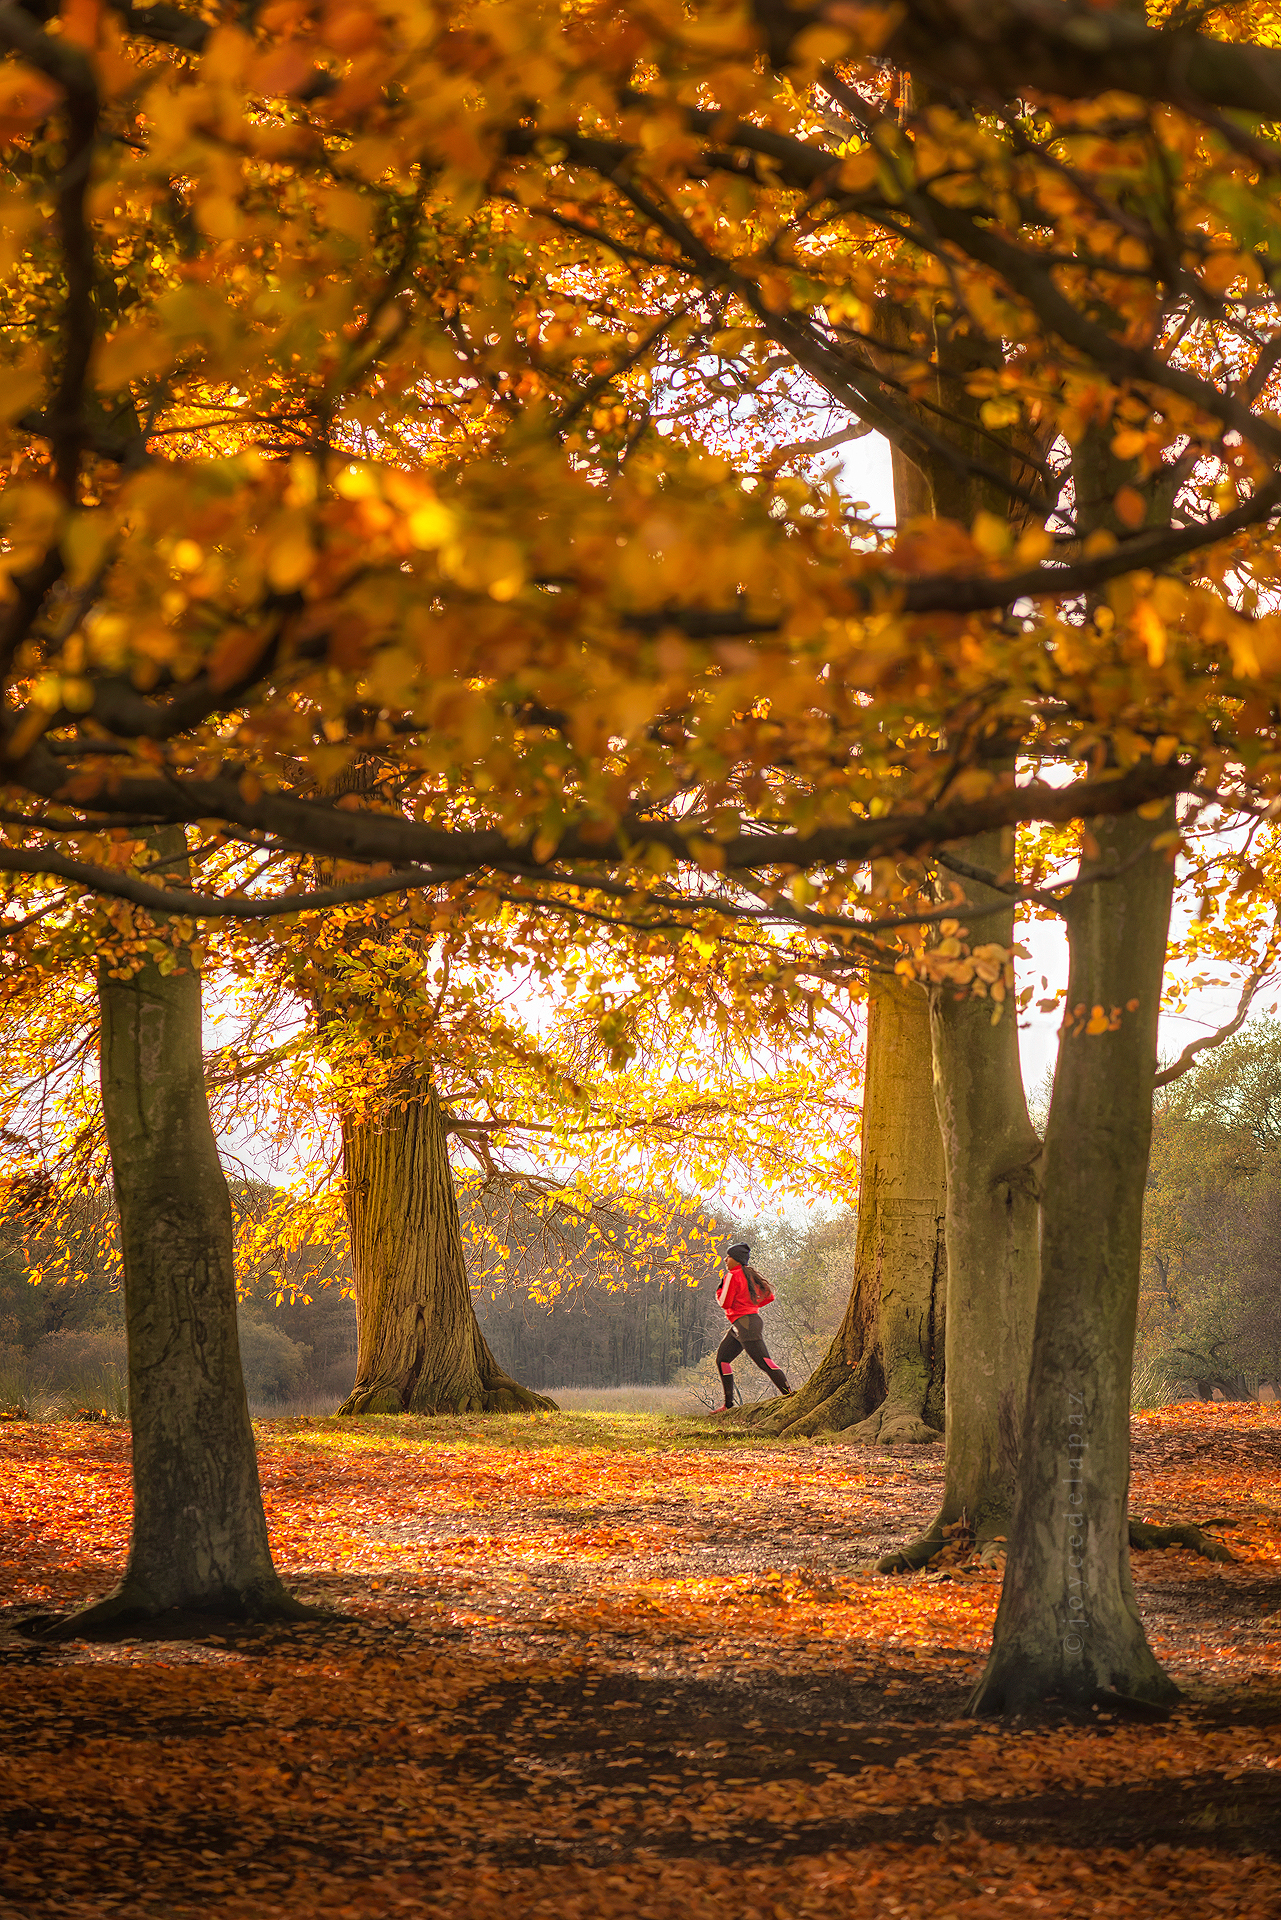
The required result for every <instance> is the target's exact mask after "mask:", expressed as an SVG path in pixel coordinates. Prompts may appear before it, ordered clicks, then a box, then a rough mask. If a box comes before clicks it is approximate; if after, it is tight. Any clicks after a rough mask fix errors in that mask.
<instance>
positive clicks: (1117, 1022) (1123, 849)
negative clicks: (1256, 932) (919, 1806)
mask: <svg viewBox="0 0 1281 1920" xmlns="http://www.w3.org/2000/svg"><path fill="white" fill-rule="evenodd" d="M1170 825H1172V818H1171V816H1170V814H1168V813H1167V814H1166V815H1165V816H1163V817H1162V818H1161V819H1160V820H1157V821H1149V820H1141V819H1139V818H1138V817H1137V816H1136V815H1128V816H1125V817H1122V818H1118V819H1115V820H1095V821H1093V822H1092V823H1091V829H1092V833H1093V837H1094V839H1095V841H1096V842H1097V844H1098V848H1099V859H1100V862H1101V863H1102V864H1103V865H1104V866H1112V867H1114V868H1116V869H1123V871H1122V872H1121V873H1120V877H1119V878H1117V879H1116V880H1115V881H1100V882H1098V883H1096V884H1093V885H1085V886H1082V887H1080V888H1079V889H1078V891H1077V892H1075V893H1074V894H1073V896H1072V898H1071V901H1070V902H1069V904H1068V907H1067V910H1066V911H1067V923H1068V934H1069V939H1070V943H1071V963H1070V968H1069V976H1068V978H1069V985H1068V1005H1067V1012H1066V1014H1065V1025H1064V1030H1063V1033H1062V1036H1061V1039H1060V1042H1059V1062H1058V1070H1057V1073H1056V1074H1055V1080H1054V1096H1053V1100H1052V1102H1051V1105H1050V1118H1049V1126H1048V1129H1047V1134H1046V1143H1045V1174H1044V1197H1043V1200H1042V1247H1041V1287H1040V1294H1039V1298H1038V1302H1037V1312H1036V1324H1035V1331H1034V1334H1033V1341H1032V1362H1031V1374H1030V1379H1029V1384H1028V1394H1027V1404H1026V1410H1025V1414H1024V1422H1023V1451H1022V1459H1021V1462H1020V1468H1019V1481H1018V1491H1017V1495H1016V1499H1015V1507H1014V1519H1013V1525H1012V1528H1011V1533H1010V1546H1009V1557H1008V1560H1007V1563H1006V1573H1005V1582H1004V1586H1003V1588H1002V1593H1001V1604H1000V1608H999V1611H998V1613H997V1619H996V1631H995V1635H994V1639H993V1645H992V1654H991V1658H990V1659H989V1661H988V1665H987V1670H986V1672H985V1673H984V1676H983V1679H982V1680H981V1682H980V1684H979V1686H978V1688H977V1690H976V1692H975V1694H974V1697H973V1700H972V1702H971V1705H972V1707H973V1709H974V1710H975V1711H977V1712H980V1713H999V1712H1007V1713H1008V1712H1017V1711H1019V1710H1021V1709H1023V1708H1027V1707H1032V1706H1035V1705H1036V1704H1038V1703H1039V1702H1041V1701H1043V1700H1046V1699H1048V1698H1051V1697H1058V1698H1062V1699H1066V1700H1069V1701H1075V1702H1085V1701H1089V1700H1092V1699H1095V1698H1097V1697H1098V1696H1099V1695H1100V1694H1101V1693H1102V1694H1107V1693H1115V1694H1120V1695H1124V1696H1128V1697H1130V1698H1137V1699H1141V1700H1144V1701H1150V1702H1161V1701H1166V1700H1170V1699H1172V1698H1174V1697H1176V1695H1177V1689H1176V1688H1175V1686H1174V1684H1173V1682H1172V1681H1171V1680H1170V1679H1169V1678H1168V1676H1167V1675H1166V1674H1165V1673H1163V1672H1162V1670H1161V1668H1160V1667H1159V1666H1158V1664H1157V1662H1156V1659H1155V1657H1154V1656H1153V1654H1152V1651H1151V1649H1150V1648H1149V1646H1148V1644H1147V1640H1146V1638H1145V1636H1144V1632H1143V1627H1142V1623H1141V1622H1140V1619H1139V1614H1138V1608H1137V1607H1136V1605H1135V1600H1134V1590H1133V1587H1132V1584H1131V1580H1130V1562H1129V1526H1128V1520H1127V1512H1126V1507H1127V1497H1128V1492H1129V1463H1130V1362H1131V1356H1132V1352H1133V1345H1134V1327H1135V1318H1136V1314H1137V1310H1138V1296H1139V1279H1140V1268H1141V1246H1142V1238H1141V1236H1142V1220H1143V1193H1144V1187H1145V1184H1146V1180H1147V1166H1148V1148H1149V1143H1150V1139H1151V1130H1152V1085H1153V1076H1154V1073H1155V1068H1156V1034H1157V1016H1158V1012H1159V1006H1160V996H1161V975H1162V969H1163V965H1164V960H1165V946H1166V936H1167V931H1168V927H1169V917H1170V900H1171V893H1172V885H1173V872H1172V864H1171V855H1170V853H1169V852H1168V850H1160V851H1153V850H1152V848H1151V841H1152V838H1153V836H1154V835H1156V834H1157V833H1159V832H1160V831H1161V830H1162V829H1163V828H1168V827H1169V826H1170ZM1145 849H1146V851H1145ZM1090 864H1091V865H1093V864H1094V863H1093V862H1091V863H1090ZM1091 1029H1093V1031H1091Z"/></svg>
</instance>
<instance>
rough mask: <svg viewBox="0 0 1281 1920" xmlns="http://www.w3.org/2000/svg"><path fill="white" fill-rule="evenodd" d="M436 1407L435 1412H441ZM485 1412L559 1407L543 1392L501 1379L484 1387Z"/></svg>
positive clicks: (556, 1410) (545, 1410) (542, 1410)
mask: <svg viewBox="0 0 1281 1920" xmlns="http://www.w3.org/2000/svg"><path fill="white" fill-rule="evenodd" d="M441 1411H442V1409H441V1408H437V1412H441ZM482 1411H483V1412H485V1413H559V1412H560V1408H559V1406H558V1405H557V1404H556V1402H555V1401H554V1400H551V1399H549V1398H548V1396H547V1395H546V1394H545V1393H535V1392H534V1391H533V1390H532V1388H530V1387H522V1386H521V1385H520V1383H519V1382H518V1381H516V1380H507V1379H503V1380H501V1381H498V1382H495V1383H494V1384H493V1385H490V1386H487V1387H486V1388H485V1404H484V1407H483V1409H482Z"/></svg>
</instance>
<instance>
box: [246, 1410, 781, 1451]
mask: <svg viewBox="0 0 1281 1920" xmlns="http://www.w3.org/2000/svg"><path fill="white" fill-rule="evenodd" d="M254 1428H255V1431H256V1432H257V1434H258V1436H259V1438H260V1439H262V1440H265V1441H267V1442H270V1441H271V1440H272V1439H274V1438H277V1437H279V1438H281V1439H285V1438H288V1439H289V1440H291V1441H297V1442H299V1443H301V1444H302V1445H304V1446H309V1447H322V1448H333V1449H335V1450H336V1451H339V1452H359V1451H361V1450H362V1449H364V1450H369V1451H372V1452H375V1453H385V1452H387V1451H389V1450H391V1449H393V1448H397V1447H504V1448H510V1449H511V1450H512V1451H513V1452H531V1451H536V1450H538V1449H539V1448H549V1449H560V1448H565V1447H582V1448H587V1449H590V1450H592V1451H605V1452H619V1453H634V1452H637V1451H642V1452H655V1453H681V1452H688V1451H690V1450H691V1449H699V1450H701V1449H705V1448H708V1447H715V1448H733V1447H750V1446H759V1445H761V1444H762V1442H761V1439H760V1437H759V1436H757V1435H755V1434H753V1433H752V1432H750V1431H744V1430H743V1429H742V1428H739V1427H734V1426H729V1425H727V1424H725V1423H724V1422H723V1421H720V1420H716V1419H714V1418H712V1417H710V1416H708V1415H706V1414H683V1415H677V1414H666V1413H596V1412H588V1411H585V1412H581V1413H441V1414H430V1415H423V1414H412V1413H401V1414H389V1413H380V1414H367V1415H362V1416H360V1417H355V1418H353V1417H352V1416H350V1415H344V1416H343V1418H341V1419H339V1417H338V1416H337V1415H336V1414H330V1415H328V1416H321V1417H315V1416H303V1417H301V1418H284V1419H259V1420H256V1421H255V1422H254ZM767 1444H769V1445H770V1446H779V1445H789V1444H790V1445H797V1444H801V1445H808V1444H809V1443H808V1442H800V1443H798V1442H780V1441H778V1440H770V1441H769V1442H768V1443H767Z"/></svg>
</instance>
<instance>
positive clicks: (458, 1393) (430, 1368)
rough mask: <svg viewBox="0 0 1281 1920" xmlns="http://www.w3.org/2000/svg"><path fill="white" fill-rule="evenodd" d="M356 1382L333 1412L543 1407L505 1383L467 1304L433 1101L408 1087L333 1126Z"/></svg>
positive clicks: (424, 1090) (550, 1404) (426, 1091)
mask: <svg viewBox="0 0 1281 1920" xmlns="http://www.w3.org/2000/svg"><path fill="white" fill-rule="evenodd" d="M343 1168H344V1176H345V1181H346V1193H347V1219H348V1223H349V1226H350V1229H351V1257H352V1270H353V1273H354V1276H355V1286H356V1340H357V1355H356V1384H355V1386H354V1387H353V1388H352V1391H351V1393H350V1394H349V1395H348V1396H347V1398H346V1400H344V1402H343V1404H342V1406H341V1407H340V1408H339V1409H338V1411H339V1413H505V1412H517V1411H521V1410H525V1411H535V1410H538V1409H543V1410H547V1411H552V1412H554V1411H555V1407H556V1403H555V1401H554V1400H548V1399H546V1398H545V1397H544V1396H543V1395H542V1394H537V1393H531V1392H530V1391H529V1390H528V1389H527V1388H525V1387H522V1386H519V1385H518V1384H517V1382H516V1381H515V1380H512V1379H509V1378H508V1376H507V1375H506V1374H505V1373H504V1372H503V1370H502V1368H501V1367H500V1366H499V1365H498V1363H497V1361H496V1360H495V1359H494V1356H493V1354H492V1353H491V1352H490V1351H489V1348H488V1347H487V1346H486V1344H485V1340H484V1336H483V1335H482V1333H481V1331H480V1328H479V1326H478V1325H477V1322H476V1315H475V1312H474V1310H473V1308H472V1303H471V1292H470V1289H469V1287H468V1285H467V1269H466V1266H465V1264H464V1260H463V1241H462V1231H461V1228H460V1225H459V1218H458V1201H457V1198H456V1196H455V1193H454V1181H453V1175H452V1173H451V1171H450V1166H449V1152H448V1143H447V1140H446V1135H445V1127H444V1122H443V1119H442V1117H441V1111H440V1101H439V1099H438V1098H437V1096H436V1094H435V1092H434V1091H433V1090H432V1089H431V1088H429V1087H423V1086H421V1085H418V1084H416V1083H415V1084H414V1085H412V1086H410V1087H409V1088H408V1089H406V1091H405V1092H404V1093H403V1095H402V1097H401V1098H400V1099H399V1100H396V1099H395V1098H394V1097H393V1098H392V1099H391V1100H390V1101H389V1102H388V1104H387V1105H386V1106H385V1107H384V1109H383V1110H382V1111H381V1112H380V1113H379V1114H377V1115H376V1116H375V1117H373V1118H368V1119H366V1118H362V1119H360V1120H352V1121H348V1122H346V1123H345V1124H344V1126H343Z"/></svg>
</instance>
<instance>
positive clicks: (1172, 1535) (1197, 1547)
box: [1130, 1520, 1236, 1565]
mask: <svg viewBox="0 0 1281 1920" xmlns="http://www.w3.org/2000/svg"><path fill="white" fill-rule="evenodd" d="M1157 1547H1186V1548H1187V1550H1188V1552H1189V1553H1199V1554H1200V1555H1201V1557H1202V1558H1203V1559H1205V1560H1220V1561H1225V1562H1231V1563H1232V1564H1233V1565H1235V1563H1236V1555H1235V1554H1234V1553H1229V1551H1228V1549H1227V1548H1226V1547H1225V1546H1224V1544H1223V1542H1222V1540H1216V1539H1215V1538H1214V1537H1213V1535H1212V1534H1208V1533H1203V1532H1202V1531H1201V1529H1200V1527H1194V1526H1192V1525H1190V1524H1185V1525H1181V1526H1173V1527H1157V1526H1153V1525H1151V1524H1150V1523H1149V1522H1148V1521H1146V1520H1131V1522H1130V1551H1131V1553H1146V1552H1147V1551H1148V1550H1149V1549H1151V1548H1157Z"/></svg>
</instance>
